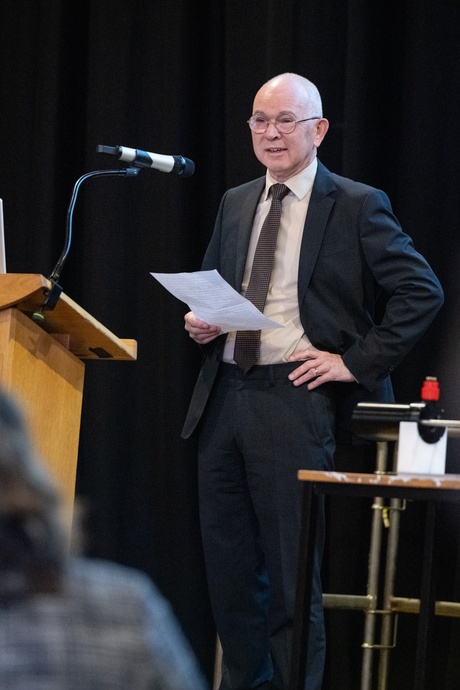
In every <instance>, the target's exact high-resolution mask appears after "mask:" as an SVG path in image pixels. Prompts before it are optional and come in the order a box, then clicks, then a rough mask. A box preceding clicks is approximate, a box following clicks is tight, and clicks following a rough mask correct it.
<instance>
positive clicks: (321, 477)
mask: <svg viewBox="0 0 460 690" xmlns="http://www.w3.org/2000/svg"><path fill="white" fill-rule="evenodd" d="M297 476H298V478H299V479H300V480H301V481H305V482H317V483H326V484H331V485H334V484H335V485H348V486H359V485H361V486H363V487H364V486H367V487H375V488H378V487H388V488H391V487H402V488H404V487H407V488H411V489H443V490H444V489H454V490H457V491H458V490H460V474H413V473H407V474H406V473H399V474H390V473H388V474H382V473H377V472H375V473H372V474H361V473H359V472H322V471H319V470H299V472H298V475H297Z"/></svg>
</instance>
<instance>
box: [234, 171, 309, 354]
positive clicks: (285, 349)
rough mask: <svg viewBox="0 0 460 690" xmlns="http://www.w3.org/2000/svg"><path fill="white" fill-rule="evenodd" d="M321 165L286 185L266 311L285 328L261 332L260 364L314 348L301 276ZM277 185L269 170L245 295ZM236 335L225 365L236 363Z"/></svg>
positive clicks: (246, 273) (250, 253) (253, 237)
mask: <svg viewBox="0 0 460 690" xmlns="http://www.w3.org/2000/svg"><path fill="white" fill-rule="evenodd" d="M317 166H318V162H317V159H316V158H315V159H314V160H313V161H312V162H311V163H310V165H309V166H308V167H307V168H305V169H304V170H302V171H301V172H300V173H298V174H297V175H294V177H291V178H289V179H288V180H287V181H286V182H285V184H286V186H287V187H289V190H290V191H289V193H288V194H287V195H286V196H285V197H284V199H283V207H282V213H281V223H280V228H279V231H278V240H277V244H276V250H275V260H274V264H273V270H272V274H271V279H270V286H269V289H268V294H267V301H266V303H265V309H264V314H265V316H267V317H268V318H269V319H272V320H273V321H276V322H277V323H280V324H283V326H284V328H275V329H273V330H268V329H267V330H263V331H262V332H261V342H260V358H259V361H258V362H257V363H258V364H279V363H281V362H287V361H288V360H289V356H290V355H291V354H292V353H293V352H297V351H298V350H304V349H305V348H307V347H308V346H309V345H310V341H309V340H308V338H307V336H306V334H305V331H304V329H303V327H302V324H301V322H300V314H299V302H298V295H297V276H298V271H299V257H300V246H301V242H302V236H303V231H304V225H305V218H306V216H307V210H308V204H309V201H310V196H311V190H312V187H313V182H314V179H315V175H316V169H317ZM273 184H276V180H274V179H273V178H272V177H271V175H270V173H269V172H268V170H267V174H266V184H265V189H264V192H263V194H262V196H261V199H260V202H259V205H258V207H257V210H256V214H255V217H254V223H253V227H252V234H251V240H250V243H249V249H248V255H247V258H246V267H245V270H244V277H243V284H242V288H241V294H242V295H244V294H245V293H246V288H247V286H248V283H249V277H250V275H251V268H252V262H253V259H254V253H255V250H256V245H257V241H258V239H259V234H260V230H261V228H262V225H263V222H264V220H265V216H266V215H267V213H268V211H269V208H270V205H271V196H270V194H269V189H270V187H271V186H272V185H273ZM235 335H236V333H235V332H232V333H229V334H228V337H227V340H226V343H225V349H224V353H223V360H224V362H233V361H234V360H233V349H234V346H235Z"/></svg>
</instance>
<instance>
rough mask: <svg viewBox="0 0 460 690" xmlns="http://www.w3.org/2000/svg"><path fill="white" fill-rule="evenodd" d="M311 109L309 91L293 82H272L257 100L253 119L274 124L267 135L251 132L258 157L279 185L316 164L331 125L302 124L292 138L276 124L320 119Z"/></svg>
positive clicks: (295, 130) (285, 80) (320, 121)
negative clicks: (280, 119) (285, 120)
mask: <svg viewBox="0 0 460 690" xmlns="http://www.w3.org/2000/svg"><path fill="white" fill-rule="evenodd" d="M310 109H311V108H310V107H309V102H308V99H307V97H306V94H305V91H304V90H303V89H302V88H301V87H300V86H299V85H298V84H297V83H296V82H295V81H291V80H290V79H289V78H284V79H280V80H275V81H271V82H269V83H268V84H266V85H265V86H263V87H262V88H261V89H260V90H259V92H258V93H257V95H256V97H255V99H254V108H253V115H259V116H262V117H264V118H265V119H266V120H271V121H272V122H270V124H269V125H268V128H267V130H266V131H265V132H264V133H263V134H256V133H255V132H251V134H252V145H253V147H254V153H255V154H256V156H257V158H258V159H259V161H260V162H261V163H262V164H263V165H264V166H266V167H267V168H268V170H269V171H270V173H271V175H272V177H273V178H274V179H275V180H276V181H277V182H285V181H286V180H288V179H289V178H290V177H292V176H293V175H296V174H297V173H299V172H300V171H301V170H303V169H304V168H306V167H307V166H308V165H309V164H310V163H311V162H312V160H313V159H314V158H315V157H316V149H317V148H318V146H319V145H320V144H321V142H322V140H323V138H324V135H325V134H326V132H327V129H328V122H327V120H325V119H324V118H321V119H318V120H310V121H309V122H301V123H299V124H297V125H296V127H295V129H294V131H293V132H291V133H290V134H282V133H280V132H278V130H277V129H276V127H275V125H274V120H276V118H278V117H280V116H281V117H282V116H290V117H293V118H294V120H303V119H304V118H308V117H315V116H318V115H320V113H317V112H310Z"/></svg>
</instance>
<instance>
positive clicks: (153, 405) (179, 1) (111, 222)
mask: <svg viewBox="0 0 460 690" xmlns="http://www.w3.org/2000/svg"><path fill="white" fill-rule="evenodd" d="M0 19H1V35H2V36H1V42H0V87H1V101H0V145H1V160H2V163H1V165H0V197H1V198H3V201H4V213H5V224H6V245H7V255H8V270H9V271H10V272H16V273H42V274H44V275H49V274H50V272H51V269H52V268H53V266H54V264H55V262H56V260H57V258H58V256H59V254H60V252H61V249H62V247H63V244H64V233H65V219H66V212H67V206H68V203H69V200H70V195H71V192H72V188H73V185H74V184H75V182H76V180H77V179H78V178H79V177H80V176H81V175H83V174H84V173H86V172H88V171H90V170H98V169H109V168H114V167H115V168H116V167H121V165H120V163H119V162H118V161H116V160H115V159H112V158H109V157H108V156H103V155H101V154H97V153H96V146H97V145H98V144H105V145H111V146H115V145H124V146H130V147H134V148H141V149H144V150H148V151H153V152H156V153H166V154H181V155H185V156H187V157H189V158H191V159H193V160H194V161H195V164H196V172H195V175H194V176H193V177H192V178H190V179H180V178H177V177H175V176H173V175H166V174H163V173H160V172H158V171H154V170H151V171H148V170H144V171H142V172H141V173H140V175H139V177H138V178H135V179H126V178H108V177H102V178H97V179H93V180H89V181H88V182H85V183H84V185H83V186H82V189H81V192H80V195H79V198H78V202H77V207H76V210H75V214H74V236H73V242H72V247H71V251H70V254H69V258H68V260H67V262H66V264H65V267H64V270H63V273H62V276H61V284H62V286H63V288H64V291H65V292H66V293H67V294H68V295H69V296H70V297H72V298H73V299H74V300H75V301H76V302H77V303H79V304H80V305H81V306H82V307H83V308H84V309H86V310H87V311H89V312H90V313H91V314H92V315H93V316H94V317H95V318H97V319H98V320H100V321H101V322H102V323H103V324H104V325H105V326H106V327H108V328H109V329H110V330H112V331H113V332H114V333H115V334H117V335H118V336H120V337H124V338H135V339H136V340H137V341H138V347H139V353H138V360H137V362H135V363H124V362H105V361H101V362H89V363H88V364H87V370H86V379H85V397H84V406H83V416H82V426H81V443H80V457H79V468H78V494H79V496H80V498H81V500H82V502H83V504H84V506H85V508H86V511H87V521H86V522H87V531H88V539H87V545H86V551H87V553H88V554H90V555H95V556H101V557H104V558H108V559H112V560H115V561H118V562H121V563H126V564H129V565H133V566H136V567H138V568H140V569H142V570H144V571H145V572H147V573H148V574H149V575H150V576H151V577H152V578H153V579H154V580H155V582H156V583H157V584H158V586H159V587H160V589H161V590H162V591H163V592H164V594H165V595H166V596H167V597H168V598H169V599H170V601H171V602H172V605H173V607H174V609H175V611H176V613H177V615H178V617H179V619H180V621H181V623H182V625H183V627H184V630H185V632H186V634H187V636H188V637H189V639H190V641H191V643H192V645H193V647H194V649H195V651H196V653H197V655H198V657H199V660H200V662H201V664H202V665H203V667H204V669H205V671H206V672H207V673H208V675H209V677H210V678H211V675H212V666H213V656H214V644H215V631H214V628H213V623H212V617H211V613H210V607H209V603H208V598H207V589H206V583H205V575H204V568H203V562H202V554H201V544H200V537H199V526H198V515H197V491H196V481H195V469H196V467H195V455H196V447H195V441H193V440H192V441H183V440H181V438H180V430H181V425H182V422H183V419H184V416H185V412H186V409H187V405H188V401H189V398H190V395H191V391H192V387H193V385H194V381H195V378H196V375H197V371H198V367H199V363H200V354H199V352H198V349H197V347H196V346H195V345H194V343H192V342H191V341H190V340H189V338H188V337H187V336H186V334H185V331H184V330H183V314H184V312H185V311H186V307H185V305H183V304H182V303H180V302H178V301H177V300H175V299H174V298H173V297H172V296H170V295H169V293H167V292H166V291H165V290H164V289H163V288H162V287H161V286H160V285H159V284H158V283H157V282H156V281H155V280H154V279H153V278H152V277H151V276H150V271H159V272H177V271H193V270H196V269H198V268H199V267H200V262H201V258H202V255H203V253H204V250H205V247H206V245H207V242H208V240H209V237H210V235H211V232H212V227H213V222H214V217H215V214H216V211H217V207H218V203H219V201H220V197H221V195H222V194H223V192H224V191H225V190H226V189H227V188H228V187H230V186H233V185H237V184H240V183H243V182H245V181H247V180H249V179H251V178H253V177H255V176H258V175H260V174H262V172H263V171H262V169H261V166H260V164H259V163H258V162H257V161H256V159H255V158H254V156H253V153H252V147H251V139H250V135H249V132H248V128H247V125H246V120H247V118H248V117H249V115H250V114H251V107H252V100H253V96H254V94H255V92H256V90H257V89H258V88H259V86H260V85H261V84H262V83H263V82H264V81H265V80H266V79H268V78H270V77H272V76H274V75H275V74H278V73H280V72H284V71H295V72H299V73H301V74H304V75H305V76H307V77H309V78H310V79H311V80H312V81H314V82H315V83H316V84H317V85H318V87H319V88H320V91H321V93H322V96H323V102H324V111H325V115H326V117H328V118H329V120H330V124H331V127H330V131H329V133H328V135H327V138H326V140H325V141H324V143H323V145H322V147H321V149H320V159H321V160H322V162H323V163H324V164H325V165H326V166H328V167H329V168H330V169H332V170H334V171H335V172H338V173H341V174H344V175H347V176H349V177H352V178H355V179H358V180H361V181H363V182H367V183H369V184H372V185H376V186H378V187H381V188H383V189H384V190H385V191H386V192H387V193H388V194H389V196H390V198H391V200H392V202H393V206H394V209H395V212H396V214H397V215H398V217H399V219H400V220H401V223H402V225H403V227H404V228H405V229H406V230H407V232H408V233H409V234H410V235H411V236H412V237H413V239H414V242H415V245H416V247H417V248H418V249H419V250H420V251H421V252H422V253H423V254H424V255H425V256H426V257H427V258H428V260H429V261H430V263H431V264H432V266H433V268H434V269H435V271H436V272H437V274H438V275H439V277H440V279H441V281H442V283H443V285H444V288H445V291H446V304H445V307H444V309H443V311H442V313H441V314H440V315H439V316H438V317H437V320H436V322H435V323H434V324H433V327H432V328H431V329H430V331H429V332H428V333H427V334H426V335H425V337H424V338H423V340H422V341H421V342H420V343H419V345H418V346H417V347H416V348H415V349H414V351H413V352H412V353H411V355H410V356H409V357H408V358H407V360H406V361H405V362H404V363H403V364H402V365H401V367H400V368H399V370H398V371H397V372H396V373H395V376H394V383H395V388H396V394H397V399H398V401H399V402H412V401H415V400H417V399H418V398H419V395H420V387H421V383H422V380H423V378H424V377H425V376H426V375H436V376H438V378H439V380H440V385H441V390H442V395H443V403H444V407H445V409H446V416H447V417H449V418H454V419H456V418H459V417H460V395H459V392H458V386H459V383H460V355H459V353H458V351H457V350H458V348H457V341H458V337H459V308H460V297H459V294H458V289H457V284H458V265H459V253H460V240H459V239H458V229H459V221H460V218H459V215H460V213H459V193H458V189H459V187H460V167H459V160H460V136H459V123H460V108H459V101H460V98H459V88H460V61H459V42H460V3H459V2H458V0H444V1H443V2H441V3H440V2H434V0H433V1H429V0H398V1H397V2H396V0H386V1H385V2H379V1H378V0H377V1H376V0H321V1H320V0H282V1H281V2H280V0H276V1H275V2H274V1H273V0H264V2H262V1H251V0H244V2H243V1H242V0H226V1H225V0H194V2H190V0H171V1H170V2H168V3H166V2H160V1H159V0H150V1H148V0H124V1H123V0H118V1H117V0H92V1H91V0H80V1H79V2H69V0H3V1H2V3H1V7H0ZM447 465H448V470H449V471H451V472H460V456H459V449H458V445H456V442H455V440H453V439H452V440H449V445H448V458H447ZM347 466H348V468H349V469H354V468H357V467H358V464H357V462H355V461H354V460H353V458H350V459H349V460H348V461H347ZM370 469H371V470H372V469H373V468H372V467H371V468H370ZM365 508H366V511H365V512H363V511H362V510H361V509H353V508H352V506H351V505H350V502H344V503H343V504H342V505H340V504H339V505H338V507H335V508H334V509H331V529H330V533H329V538H328V547H327V550H326V558H325V588H326V589H329V588H330V587H335V588H336V591H340V590H339V589H338V588H340V587H343V591H348V590H347V589H346V588H350V587H352V588H354V589H355V590H356V591H357V592H358V593H363V588H364V587H365V583H366V566H367V557H366V549H367V545H368V544H367V539H368V524H370V513H371V511H370V505H367V504H366V506H365ZM406 513H407V514H405V515H404V518H403V527H402V530H401V548H400V561H399V562H398V575H397V590H398V591H397V592H396V593H397V594H398V595H399V596H412V597H417V596H418V577H419V575H418V572H419V571H418V565H419V562H420V553H421V544H422V541H421V535H422V531H421V527H420V526H419V525H420V522H421V521H422V516H421V514H420V511H419V508H418V507H417V506H410V507H409V509H408V510H407V511H406ZM334 516H335V517H334ZM459 517H460V516H459V511H458V509H457V508H456V507H455V506H450V507H449V508H443V509H442V511H441V520H440V541H439V544H440V555H439V559H438V563H439V566H440V592H439V595H438V598H441V599H445V600H448V601H452V600H460V591H459V589H460V578H459V577H458V567H459V555H460V549H459V530H458V525H459ZM357 543H358V544H359V548H358V549H357V552H356V553H355V552H354V549H353V548H352V547H353V546H356V544H357ZM327 620H328V629H329V639H330V644H329V654H328V667H327V672H326V679H325V688H326V689H329V688H334V689H335V688H337V687H339V685H340V688H342V690H343V689H346V688H350V690H356V688H357V687H358V685H359V675H360V659H361V650H360V645H361V642H362V622H363V621H362V614H361V613H359V612H346V613H343V612H332V611H330V612H328V613H327ZM436 625H437V633H436V636H435V640H434V641H433V646H434V649H435V656H436V661H435V673H436V687H438V688H439V689H440V690H441V689H443V688H446V689H447V688H453V687H458V686H459V682H460V668H459V662H458V652H457V650H458V645H459V643H460V633H459V623H458V621H457V620H455V619H442V620H441V619H437V624H436ZM415 631H416V617H414V616H410V615H404V616H401V617H400V624H399V633H398V644H397V647H396V649H395V650H394V651H393V652H392V653H391V663H390V667H391V679H390V687H391V688H392V689H396V690H398V689H405V688H407V687H410V686H411V678H412V672H413V668H412V662H411V659H412V658H413V656H412V655H411V652H412V651H413V648H414V643H415Z"/></svg>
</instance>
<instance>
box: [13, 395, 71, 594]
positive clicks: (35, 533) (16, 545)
mask: <svg viewBox="0 0 460 690" xmlns="http://www.w3.org/2000/svg"><path fill="white" fill-rule="evenodd" d="M59 510H60V504H59V500H58V495H57V492H56V490H55V488H54V486H53V484H52V483H51V481H50V480H49V478H48V476H47V473H46V471H45V469H44V467H43V465H42V463H41V462H40V461H39V460H38V459H37V458H36V456H35V453H34V451H33V450H32V445H31V442H30V438H29V435H28V432H27V428H26V425H25V422H24V418H23V416H22V413H21V411H20V409H19V407H18V405H17V403H16V402H14V401H13V400H12V399H11V398H10V397H9V396H7V395H6V394H5V393H4V392H1V391H0V554H1V558H0V600H5V599H8V598H11V597H17V596H26V595H28V594H32V593H35V592H52V591H56V590H57V589H58V588H59V585H60V581H61V574H62V570H63V566H64V561H65V541H64V533H63V530H62V528H61V520H60V515H59Z"/></svg>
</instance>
